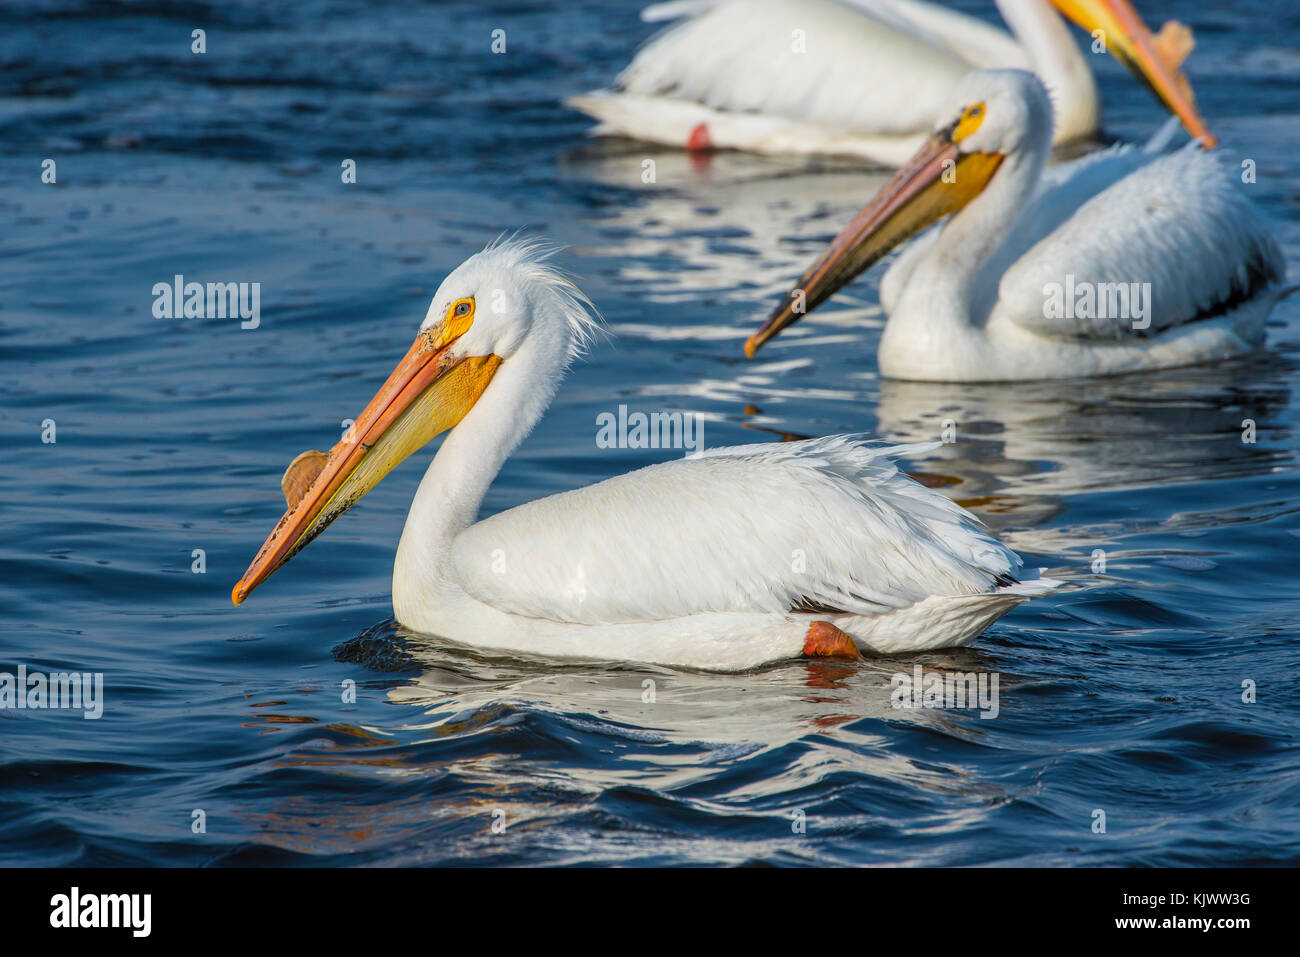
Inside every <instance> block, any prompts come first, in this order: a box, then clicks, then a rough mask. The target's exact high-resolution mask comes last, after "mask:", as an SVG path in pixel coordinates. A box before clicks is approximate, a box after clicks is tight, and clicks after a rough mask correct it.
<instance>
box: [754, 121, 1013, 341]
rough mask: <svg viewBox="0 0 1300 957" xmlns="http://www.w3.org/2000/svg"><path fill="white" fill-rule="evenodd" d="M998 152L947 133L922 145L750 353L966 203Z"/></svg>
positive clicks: (806, 277) (834, 243)
mask: <svg viewBox="0 0 1300 957" xmlns="http://www.w3.org/2000/svg"><path fill="white" fill-rule="evenodd" d="M1001 161H1002V154H1000V153H961V152H959V151H958V149H957V146H956V144H954V142H953V140H952V131H951V130H948V131H943V132H940V133H936V134H934V135H933V136H931V137H930V138H929V139H927V140H926V141H925V143H924V144H922V146H921V148H920V149H919V150H918V151H917V152H916V154H915V155H914V156H913V157H912V159H911V160H909V161H908V163H907V164H906V165H905V166H903V167H902V168H901V169H900V170H899V171H898V172H897V173H895V174H894V175H893V177H892V178H891V179H890V180H889V182H887V183H886V184H885V185H884V186H883V187H881V190H880V192H878V193H877V194H876V196H875V198H874V199H872V201H871V202H870V203H868V204H867V206H866V208H865V209H863V210H862V212H860V213H858V215H857V216H856V217H854V219H853V221H852V222H851V223H849V224H848V226H846V227H844V229H843V230H842V231H841V232H840V234H839V235H838V236H836V237H835V238H834V239H833V240H831V244H830V245H829V246H827V247H826V251H825V252H823V253H822V254H821V256H820V257H818V259H817V261H816V262H815V263H813V264H812V266H811V267H810V268H809V269H808V271H807V272H805V273H804V274H803V276H802V277H801V278H800V279H799V282H798V285H797V286H796V287H795V288H794V289H792V290H790V292H788V293H786V295H785V298H784V299H783V300H782V302H781V304H780V305H779V306H777V308H776V309H775V310H773V312H772V314H771V315H770V316H768V318H767V321H766V322H764V323H763V324H762V325H761V326H760V327H759V329H758V331H757V332H755V333H754V334H753V335H752V336H750V337H749V339H748V340H747V341H746V342H745V355H747V356H749V357H751V358H752V357H753V355H754V353H755V352H757V351H758V349H759V348H760V347H761V346H762V345H763V343H765V342H767V341H768V340H769V339H771V338H772V337H773V336H775V335H777V333H779V332H780V331H781V330H782V329H785V328H787V327H788V326H791V325H793V324H794V323H796V322H798V321H799V320H800V319H802V318H803V317H804V316H805V315H807V313H809V312H810V311H812V310H813V309H816V308H817V307H818V306H819V305H821V304H822V303H823V302H825V301H826V300H827V299H829V298H830V297H831V296H833V295H834V294H835V293H836V292H838V291H839V290H840V289H841V288H843V287H844V286H845V285H847V284H848V283H849V282H851V281H852V280H853V279H854V278H855V277H856V276H858V275H859V274H861V273H862V272H863V271H865V270H866V269H868V268H870V267H871V266H872V264H874V263H875V262H877V261H878V260H880V259H881V257H883V256H884V255H885V254H886V253H888V252H889V251H890V250H891V249H893V248H894V247H895V246H897V245H898V244H899V243H901V242H903V240H905V239H907V238H908V237H909V236H912V235H914V234H915V233H917V232H918V231H920V230H922V229H924V228H925V227H926V226H928V225H930V224H931V223H933V222H935V221H936V220H938V219H940V218H942V217H943V216H946V215H948V214H949V213H952V212H955V211H956V210H958V209H960V208H961V207H963V206H965V205H966V204H967V203H968V202H970V201H971V199H973V198H974V197H975V196H976V195H978V194H979V192H980V191H981V190H982V189H983V188H984V186H985V185H986V184H987V183H988V181H989V179H990V178H991V177H992V176H993V173H994V172H995V171H996V170H997V167H998V164H999V163H1000V162H1001Z"/></svg>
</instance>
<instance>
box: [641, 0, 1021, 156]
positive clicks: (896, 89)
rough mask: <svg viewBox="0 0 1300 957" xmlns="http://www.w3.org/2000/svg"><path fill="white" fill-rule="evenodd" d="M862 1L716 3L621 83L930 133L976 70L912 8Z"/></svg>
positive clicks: (737, 109) (821, 122) (722, 103)
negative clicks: (946, 102) (941, 107)
mask: <svg viewBox="0 0 1300 957" xmlns="http://www.w3.org/2000/svg"><path fill="white" fill-rule="evenodd" d="M859 5H860V6H862V7H863V8H864V9H862V10H858V9H853V8H851V7H848V6H844V5H842V4H839V3H834V2H830V0H755V2H748V3H746V2H732V3H721V4H718V5H716V6H712V7H709V8H707V9H705V10H704V11H703V12H702V13H699V14H698V15H697V16H693V17H691V18H690V19H687V20H684V21H682V22H680V23H678V24H676V25H675V26H673V27H671V28H670V29H668V30H667V31H666V32H664V33H662V34H660V35H659V36H657V37H655V38H654V39H652V40H651V41H650V42H649V43H647V44H646V45H645V46H644V47H642V48H641V50H640V51H639V52H638V53H637V55H636V56H635V58H633V60H632V62H631V63H630V64H628V66H627V67H626V68H625V69H624V70H623V72H622V73H621V74H619V77H618V81H617V83H616V87H617V89H618V90H620V91H621V92H623V93H626V94H631V95H633V96H638V97H662V98H666V99H671V100H684V101H687V102H691V103H696V104H700V105H703V106H706V107H709V108H710V109H713V110H719V111H723V112H729V113H740V114H759V115H764V116H780V117H786V118H788V119H790V120H792V121H797V122H800V123H807V124H813V125H816V126H822V127H825V128H829V129H836V130H841V131H845V132H850V133H871V134H886V135H902V134H908V133H914V132H917V131H918V130H924V129H927V128H928V127H929V125H930V124H931V122H932V121H933V119H934V112H935V110H936V109H937V105H938V104H939V103H940V102H942V97H943V96H944V95H945V94H946V93H947V92H948V91H949V90H950V89H951V88H952V86H953V84H955V83H956V82H957V80H958V79H959V78H960V77H961V76H962V75H963V74H964V73H966V72H967V71H968V70H969V69H970V67H971V65H972V64H971V63H970V62H969V61H968V60H964V59H960V58H958V57H956V56H954V55H953V53H952V51H951V50H950V49H949V48H948V46H947V44H946V42H945V40H944V37H943V36H941V35H932V31H930V30H929V29H927V28H924V27H921V26H918V25H917V24H915V23H914V22H912V20H911V19H910V18H909V17H908V16H907V15H906V11H907V8H909V7H910V6H912V4H907V3H898V2H887V0H877V2H874V3H868V2H862V3H860V4H859ZM949 16H957V15H949ZM937 19H942V18H937ZM967 19H970V20H972V22H974V23H979V22H978V21H975V20H974V19H973V18H967ZM942 22H944V23H947V22H948V21H947V20H942ZM976 32H977V35H978V36H979V37H981V38H984V40H985V44H984V45H982V46H981V47H980V49H981V50H983V49H984V47H985V46H987V45H989V44H992V45H994V46H996V43H995V39H996V35H997V34H998V33H999V32H1000V31H997V30H995V29H994V28H992V27H989V26H988V25H986V24H979V26H978V28H976ZM990 36H992V37H994V39H992V40H991V39H988V37H990ZM1002 36H1003V37H1005V42H1006V44H1007V45H1008V47H1009V48H1010V49H1012V50H1017V49H1018V48H1017V47H1016V45H1015V43H1014V41H1013V40H1011V38H1010V37H1009V36H1006V34H1005V33H1003V34H1002Z"/></svg>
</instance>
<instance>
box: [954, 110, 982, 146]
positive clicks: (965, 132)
mask: <svg viewBox="0 0 1300 957" xmlns="http://www.w3.org/2000/svg"><path fill="white" fill-rule="evenodd" d="M983 122H984V104H983V103H974V104H972V105H971V106H968V107H966V109H964V110H963V111H962V114H961V119H960V120H958V121H957V126H956V127H955V128H954V129H953V131H952V141H953V142H954V143H960V142H961V141H962V140H964V139H965V138H966V137H968V136H970V135H971V134H972V133H974V132H975V131H976V130H978V129H979V128H980V124H981V123H983Z"/></svg>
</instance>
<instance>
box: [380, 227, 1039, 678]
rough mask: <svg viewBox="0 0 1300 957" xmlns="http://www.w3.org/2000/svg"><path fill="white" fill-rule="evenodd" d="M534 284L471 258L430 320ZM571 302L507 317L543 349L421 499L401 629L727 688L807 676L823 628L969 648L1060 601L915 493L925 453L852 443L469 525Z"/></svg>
mask: <svg viewBox="0 0 1300 957" xmlns="http://www.w3.org/2000/svg"><path fill="white" fill-rule="evenodd" d="M527 261H528V254H526V255H525V256H524V262H525V263H526V262H527ZM519 268H520V253H519V247H518V246H517V245H516V244H506V246H504V247H500V248H498V249H492V250H487V251H485V252H483V253H480V254H478V255H477V256H475V257H472V258H471V259H470V260H469V261H468V262H467V263H466V264H465V265H464V266H462V267H460V268H459V269H457V270H456V271H455V272H453V273H452V274H451V275H450V276H449V277H448V278H447V279H446V280H445V281H444V283H443V286H442V288H440V290H439V292H438V294H437V296H435V298H434V304H433V306H431V308H430V315H436V314H438V313H439V312H440V310H441V309H442V308H443V304H444V303H447V302H451V301H454V300H455V299H456V298H458V297H460V296H465V295H473V294H475V293H477V292H478V291H480V290H482V289H484V288H496V287H500V286H506V287H509V288H516V287H518V286H519V283H518V280H517V277H516V276H514V275H510V273H513V272H517V271H518V269H519ZM557 282H561V283H562V282H565V281H564V280H561V279H559V278H558V277H554V276H552V275H548V274H545V273H537V274H535V275H534V276H532V277H531V278H530V279H529V280H527V281H526V284H525V287H524V288H521V289H520V291H519V294H518V295H517V297H511V298H512V300H513V301H515V302H519V303H521V304H522V305H523V308H524V309H525V310H526V311H527V314H526V315H525V314H522V313H507V314H505V315H504V316H499V317H493V321H494V322H495V323H499V324H502V325H512V326H520V327H526V328H527V329H528V333H527V335H526V336H525V337H524V338H523V339H522V340H521V341H520V342H519V343H518V344H517V346H516V348H515V350H514V352H513V353H512V354H511V355H510V356H509V357H507V358H506V359H505V361H504V362H503V363H502V366H501V369H500V371H499V372H498V373H497V374H496V377H495V378H494V380H493V382H492V383H491V385H490V386H489V387H488V388H487V390H486V391H485V392H484V393H483V395H482V397H481V398H480V399H479V401H478V403H477V404H476V405H475V406H474V408H473V409H472V410H471V411H470V412H469V413H468V414H467V415H466V416H465V418H464V420H463V421H462V422H461V424H460V425H459V426H457V427H456V429H455V430H454V431H453V432H452V433H451V434H450V435H448V437H447V439H446V440H445V441H444V443H443V446H442V448H441V449H440V450H439V452H438V454H437V455H436V456H435V458H434V460H433V462H432V463H431V465H430V466H429V469H428V472H427V473H426V475H425V478H424V480H423V481H422V482H421V484H420V488H419V490H418V491H417V493H416V497H415V501H414V503H413V504H412V507H411V512H410V515H409V516H408V519H407V524H406V528H405V530H404V531H403V534H402V541H401V544H400V545H399V548H398V553H397V560H396V564H395V566H394V572H393V607H394V610H395V612H396V614H397V618H398V620H399V621H401V622H402V623H403V624H406V625H407V626H409V627H412V628H414V629H416V630H419V631H424V632H430V633H436V634H439V635H442V636H444V637H448V638H451V639H453V640H457V641H461V642H464V643H466V644H469V645H475V646H479V647H488V648H499V649H507V650H514V651H523V652H532V653H540V654H552V655H565V656H572V655H577V656H583V657H598V658H619V659H631V660H640V661H650V662H658V663H662V664H671V665H681V666H688V667H697V668H707V669H722V670H730V669H737V668H747V667H752V666H755V665H758V664H761V663H763V662H766V661H771V660H777V659H781V658H789V657H794V656H797V655H798V654H800V652H801V651H802V648H803V643H804V641H805V639H806V636H807V633H808V628H809V626H810V624H811V623H812V622H814V621H819V620H821V621H829V622H831V623H832V624H834V625H836V626H837V627H839V628H842V629H844V630H845V631H847V632H848V633H849V634H850V635H852V637H853V638H854V639H855V640H856V641H857V642H858V643H859V644H860V645H861V646H862V647H864V648H872V649H876V650H881V651H903V650H913V649H920V648H932V647H942V646H945V645H953V644H961V643H964V642H967V641H969V640H971V639H972V638H974V637H976V636H977V635H978V634H979V633H980V632H981V631H982V630H983V629H984V628H985V627H986V626H987V625H988V623H989V622H991V621H993V620H995V619H996V618H998V617H1000V616H1001V615H1002V614H1004V613H1005V612H1006V611H1007V610H1009V609H1010V608H1012V607H1014V606H1015V605H1016V604H1019V603H1020V602H1022V601H1024V600H1025V599H1026V598H1029V597H1032V596H1034V595H1036V594H1042V593H1044V592H1046V591H1048V590H1050V589H1051V588H1053V587H1055V584H1056V583H1054V582H1051V581H1048V580H1045V579H1040V578H1038V577H1037V575H1036V573H1031V574H1029V575H1025V574H1024V573H1023V569H1022V563H1021V561H1020V559H1019V558H1018V557H1017V556H1016V555H1015V554H1014V553H1013V552H1011V551H1010V550H1009V549H1007V548H1005V547H1004V546H1003V545H1001V544H1000V543H999V542H997V541H996V540H995V539H993V538H992V537H990V536H989V535H988V534H987V533H986V532H984V531H983V530H981V529H980V527H979V526H978V524H977V522H976V521H975V519H974V518H973V517H972V516H971V515H969V514H968V513H967V512H965V511H964V510H962V509H961V508H960V507H958V506H957V505H955V504H953V503H952V502H950V501H949V500H948V499H946V498H944V497H943V496H942V495H939V494H938V493H936V492H933V491H930V490H928V489H926V488H924V487H923V486H921V485H919V484H918V483H916V482H914V481H913V480H912V479H910V478H908V477H907V476H905V475H903V474H902V473H900V472H899V471H898V469H897V468H896V467H895V465H894V464H893V462H892V461H891V460H890V458H889V456H892V455H903V454H907V453H908V452H910V451H914V449H913V448H912V447H906V446H901V447H890V448H873V447H872V446H870V445H869V444H867V443H866V442H864V441H863V440H862V438H861V437H855V436H835V437H831V438H826V439H818V440H812V441H807V442H802V443H792V444H769V445H752V446H741V447H736V448H726V449H715V450H711V451H708V452H706V453H704V454H703V455H700V456H698V457H693V458H685V459H682V460H678V461H672V462H668V463H664V464H660V465H654V466H650V467H648V468H644V469H640V470H638V471H635V472H632V473H630V474H627V475H622V476H618V477H616V478H612V479H609V480H607V481H604V482H600V483H598V484H596V485H592V486H589V487H587V488H582V489H578V490H575V491H572V492H565V493H561V494H558V495H552V496H549V497H547V498H544V499H541V500H538V501H535V502H530V503H527V504H524V505H520V506H518V507H516V508H513V509H510V510H509V511H505V512H501V513H499V514H497V515H494V516H492V517H490V518H488V519H485V520H483V521H481V522H478V523H475V524H470V520H471V519H472V517H473V515H474V513H475V512H477V510H478V507H479V504H480V502H481V500H482V497H483V493H484V492H485V491H486V489H487V486H488V484H489V483H490V481H491V478H492V477H493V476H494V475H495V474H496V471H497V470H498V468H499V467H500V464H501V463H502V462H503V461H504V459H505V458H506V457H507V456H508V455H509V453H510V452H511V450H513V448H514V447H515V446H516V445H517V443H518V442H519V441H520V440H521V439H522V437H523V435H524V434H525V433H526V432H527V431H528V430H529V429H530V428H531V427H532V425H533V423H534V422H535V421H536V420H537V419H538V418H539V417H540V416H541V414H542V411H543V410H544V407H545V404H546V401H548V400H549V398H550V390H551V389H552V388H553V384H554V382H555V380H556V379H557V378H558V372H559V369H558V368H557V366H556V362H557V361H558V360H557V358H556V357H558V356H564V355H568V354H570V352H571V351H572V349H573V346H574V344H573V339H572V335H573V330H574V329H575V328H578V327H577V326H575V324H574V322H573V321H572V320H571V319H564V318H563V316H562V312H561V310H559V309H557V308H556V301H555V300H554V299H553V296H552V288H551V287H552V286H553V285H554V284H555V283H557ZM573 301H574V300H573V299H572V298H570V299H569V300H568V302H570V303H571V302H573ZM539 396H540V397H541V400H540V401H537V397H539ZM521 400H530V401H521ZM449 516H450V518H449ZM1022 579H1023V580H1022Z"/></svg>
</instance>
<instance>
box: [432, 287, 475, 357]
mask: <svg viewBox="0 0 1300 957" xmlns="http://www.w3.org/2000/svg"><path fill="white" fill-rule="evenodd" d="M472 325H474V297H473V296H467V297H466V298H464V299H457V300H456V301H455V302H453V303H452V304H451V305H450V306H448V307H447V315H446V316H444V317H443V320H442V322H441V323H439V324H438V325H437V326H433V327H431V328H430V329H429V332H430V333H433V334H436V336H437V338H436V340H434V342H433V347H434V348H435V349H441V348H442V347H443V346H445V345H446V344H447V343H449V342H452V341H453V340H455V339H458V338H460V337H461V336H463V335H464V334H465V333H467V332H468V331H469V327H470V326H472Z"/></svg>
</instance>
